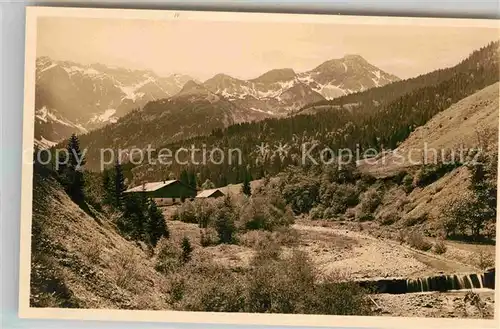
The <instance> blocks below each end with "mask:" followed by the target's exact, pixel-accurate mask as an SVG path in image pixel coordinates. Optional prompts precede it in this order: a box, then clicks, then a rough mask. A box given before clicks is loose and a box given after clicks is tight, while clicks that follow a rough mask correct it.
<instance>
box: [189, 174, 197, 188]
mask: <svg viewBox="0 0 500 329" xmlns="http://www.w3.org/2000/svg"><path fill="white" fill-rule="evenodd" d="M188 182H189V184H188V185H189V186H191V187H192V188H193V189H195V190H196V187H197V182H196V174H195V173H194V171H192V170H191V171H190V172H189V176H188Z"/></svg>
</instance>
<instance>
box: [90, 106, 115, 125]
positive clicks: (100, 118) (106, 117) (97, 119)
mask: <svg viewBox="0 0 500 329" xmlns="http://www.w3.org/2000/svg"><path fill="white" fill-rule="evenodd" d="M115 113H116V110H115V109H107V110H106V111H104V113H102V114H96V115H95V116H93V117H92V118H91V119H90V122H92V123H102V122H111V123H115V122H116V121H118V118H117V117H116V116H113V115H114V114H115Z"/></svg>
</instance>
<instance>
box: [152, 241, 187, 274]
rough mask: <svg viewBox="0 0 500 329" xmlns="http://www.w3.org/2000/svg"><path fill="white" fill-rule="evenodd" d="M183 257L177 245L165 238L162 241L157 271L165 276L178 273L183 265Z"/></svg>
mask: <svg viewBox="0 0 500 329" xmlns="http://www.w3.org/2000/svg"><path fill="white" fill-rule="evenodd" d="M181 255H182V251H181V249H180V248H179V247H178V246H177V245H175V244H174V243H172V242H171V241H169V240H167V239H165V238H162V239H160V241H159V242H158V254H157V256H156V265H155V269H156V270H157V271H158V272H161V273H164V274H168V273H171V272H174V271H176V270H177V268H178V267H179V266H180V265H181Z"/></svg>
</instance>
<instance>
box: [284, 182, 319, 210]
mask: <svg viewBox="0 0 500 329" xmlns="http://www.w3.org/2000/svg"><path fill="white" fill-rule="evenodd" d="M281 190H282V194H283V197H284V199H285V201H286V203H287V204H289V205H291V207H292V210H293V212H294V213H296V214H305V213H308V212H309V211H310V210H311V209H312V208H313V207H314V206H315V205H316V204H318V202H319V181H317V180H315V179H311V178H309V177H307V176H305V175H304V176H302V175H301V176H297V177H296V178H295V179H294V181H292V182H286V184H284V186H282V189H281Z"/></svg>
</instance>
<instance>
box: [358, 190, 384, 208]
mask: <svg viewBox="0 0 500 329" xmlns="http://www.w3.org/2000/svg"><path fill="white" fill-rule="evenodd" d="M381 203H382V195H381V194H380V192H378V191H377V190H375V189H373V188H372V189H369V190H368V191H366V192H365V193H363V195H362V196H361V202H360V205H361V210H362V211H363V212H364V213H373V212H375V210H376V209H377V208H378V206H379V205H380V204H381Z"/></svg>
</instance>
